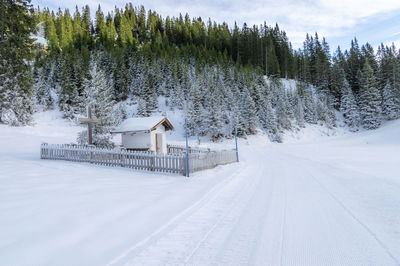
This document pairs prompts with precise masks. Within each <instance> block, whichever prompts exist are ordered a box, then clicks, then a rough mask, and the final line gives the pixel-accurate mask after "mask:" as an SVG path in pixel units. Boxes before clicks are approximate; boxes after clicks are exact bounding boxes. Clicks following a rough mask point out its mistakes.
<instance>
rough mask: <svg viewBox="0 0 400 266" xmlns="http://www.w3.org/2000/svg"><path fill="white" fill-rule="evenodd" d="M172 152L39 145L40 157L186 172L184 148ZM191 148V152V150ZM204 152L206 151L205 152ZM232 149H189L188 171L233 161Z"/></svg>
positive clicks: (234, 154)
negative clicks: (159, 152) (156, 152)
mask: <svg viewBox="0 0 400 266" xmlns="http://www.w3.org/2000/svg"><path fill="white" fill-rule="evenodd" d="M174 148H175V152H174V153H173V154H166V155H163V154H155V153H152V152H143V151H140V152H139V151H126V150H112V149H100V148H96V147H90V146H80V145H68V144H51V145H49V144H47V143H43V144H42V145H41V146H40V158H41V159H50V160H65V161H73V162H88V163H93V164H99V165H106V166H119V167H128V168H133V169H137V170H146V171H157V172H166V173H177V174H183V175H186V150H184V151H182V149H181V147H179V152H178V146H175V147H174ZM191 151H192V152H191ZM206 151H207V152H206ZM236 160H237V158H236V151H235V150H223V151H208V150H203V151H201V152H200V150H199V149H191V150H190V151H189V173H193V172H197V171H201V170H204V169H210V168H214V167H215V166H217V165H222V164H228V163H233V162H236Z"/></svg>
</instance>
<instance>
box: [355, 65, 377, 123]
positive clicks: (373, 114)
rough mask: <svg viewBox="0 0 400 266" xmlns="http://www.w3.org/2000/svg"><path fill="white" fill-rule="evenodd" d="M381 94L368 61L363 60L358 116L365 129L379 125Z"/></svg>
mask: <svg viewBox="0 0 400 266" xmlns="http://www.w3.org/2000/svg"><path fill="white" fill-rule="evenodd" d="M381 102H382V101H381V95H380V93H379V90H378V89H377V84H376V80H375V76H374V72H373V70H372V68H371V66H370V65H369V63H368V61H366V62H365V64H364V68H363V71H362V74H361V84H360V104H359V105H360V116H361V123H362V125H363V127H364V128H366V129H375V128H378V127H379V126H380V125H381V119H382V118H381V115H382V109H381Z"/></svg>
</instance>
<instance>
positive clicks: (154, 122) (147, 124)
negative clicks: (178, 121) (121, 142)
mask: <svg viewBox="0 0 400 266" xmlns="http://www.w3.org/2000/svg"><path fill="white" fill-rule="evenodd" d="M159 125H163V126H164V127H165V130H172V129H174V127H173V126H172V124H171V122H170V121H169V120H168V119H167V118H166V117H163V116H152V117H132V118H128V119H126V120H125V121H124V122H122V123H121V125H120V126H119V127H118V128H117V129H115V130H114V131H113V132H112V133H123V132H135V131H147V130H154V129H156V128H157V127H158V126H159Z"/></svg>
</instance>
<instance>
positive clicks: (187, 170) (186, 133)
mask: <svg viewBox="0 0 400 266" xmlns="http://www.w3.org/2000/svg"><path fill="white" fill-rule="evenodd" d="M185 135H186V177H187V178H189V144H188V132H187V119H186V118H185Z"/></svg>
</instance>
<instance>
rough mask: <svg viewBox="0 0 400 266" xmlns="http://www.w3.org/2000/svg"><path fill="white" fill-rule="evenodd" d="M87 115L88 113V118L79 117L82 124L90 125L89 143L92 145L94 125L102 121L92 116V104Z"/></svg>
mask: <svg viewBox="0 0 400 266" xmlns="http://www.w3.org/2000/svg"><path fill="white" fill-rule="evenodd" d="M87 115H88V117H87V118H85V117H82V118H78V121H79V122H80V123H81V124H87V125H88V136H89V145H92V144H93V138H92V125H93V124H98V123H100V120H99V119H93V118H92V110H91V109H90V106H88V108H87Z"/></svg>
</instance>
